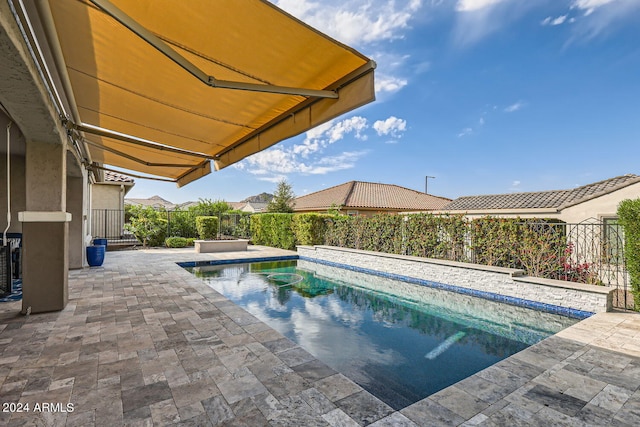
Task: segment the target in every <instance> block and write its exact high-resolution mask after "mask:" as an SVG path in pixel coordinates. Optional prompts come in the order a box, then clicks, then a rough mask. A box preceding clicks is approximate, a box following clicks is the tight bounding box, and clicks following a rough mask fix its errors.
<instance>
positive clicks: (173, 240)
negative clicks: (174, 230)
mask: <svg viewBox="0 0 640 427" xmlns="http://www.w3.org/2000/svg"><path fill="white" fill-rule="evenodd" d="M164 244H165V245H166V246H167V247H168V248H186V247H187V246H188V240H187V238H186V237H167V238H166V239H165V241H164Z"/></svg>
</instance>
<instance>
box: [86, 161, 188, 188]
mask: <svg viewBox="0 0 640 427" xmlns="http://www.w3.org/2000/svg"><path fill="white" fill-rule="evenodd" d="M89 167H90V168H92V169H100V170H103V171H109V172H115V173H120V174H123V175H127V176H131V177H133V178H139V179H150V180H153V181H162V182H172V183H174V184H175V183H176V182H178V180H177V179H171V178H157V177H155V176H143V175H137V174H134V173H131V172H123V171H119V170H116V169H111V168H105V167H104V166H100V165H99V164H98V163H95V162H94V163H92V164H91V166H89Z"/></svg>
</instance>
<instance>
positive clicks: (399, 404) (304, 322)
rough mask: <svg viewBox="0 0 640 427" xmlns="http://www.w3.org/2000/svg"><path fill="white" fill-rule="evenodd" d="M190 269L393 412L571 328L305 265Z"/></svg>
mask: <svg viewBox="0 0 640 427" xmlns="http://www.w3.org/2000/svg"><path fill="white" fill-rule="evenodd" d="M187 269H188V270H190V271H191V272H192V273H194V274H195V275H196V276H198V277H200V278H202V280H203V281H205V282H206V283H207V284H208V285H209V286H211V287H212V288H213V289H215V290H217V291H218V292H220V293H221V294H223V295H225V296H226V297H227V298H229V299H230V300H231V301H233V302H235V303H236V304H238V305H240V306H241V307H243V308H245V309H246V310H247V311H249V312H250V313H251V314H253V315H254V316H256V317H257V318H258V319H260V320H261V321H263V322H265V323H267V324H268V325H270V326H271V327H272V328H274V329H276V330H278V331H279V332H280V333H282V334H283V335H284V336H286V337H287V338H289V339H291V340H293V341H294V342H296V343H298V344H299V345H300V346H301V347H303V348H304V349H306V350H307V351H308V352H310V353H311V354H313V355H314V356H315V357H316V358H318V359H319V360H321V361H323V362H324V363H326V364H327V365H328V366H330V367H332V368H333V369H335V370H336V371H338V372H341V373H342V374H344V375H346V376H347V377H349V378H351V379H352V380H353V381H355V382H356V383H358V384H360V385H361V386H362V387H363V388H364V389H366V390H368V391H369V392H370V393H372V394H373V395H375V396H377V397H378V398H379V399H381V400H382V401H384V402H386V403H387V404H388V405H390V406H391V407H393V408H394V409H401V408H404V407H405V406H407V405H410V404H412V403H414V402H416V401H418V400H421V399H423V398H425V397H427V396H429V395H430V394H433V393H435V392H437V391H439V390H441V389H443V388H445V387H447V386H449V385H451V384H454V383H456V382H458V381H460V380H462V379H464V378H466V377H468V376H470V375H472V374H474V373H476V372H478V371H480V370H482V369H484V368H486V367H488V366H490V365H492V364H494V363H496V362H498V361H500V360H502V359H504V358H506V357H508V356H510V355H512V354H514V353H517V352H518V351H520V350H523V349H524V348H526V347H528V346H530V345H532V344H534V343H536V342H538V341H540V340H542V339H544V338H546V337H548V336H550V335H552V334H555V333H556V332H558V331H560V330H562V329H564V328H566V327H567V326H570V325H572V324H574V323H575V322H577V320H575V319H571V318H567V317H563V316H559V315H555V314H549V313H543V312H539V311H535V310H531V309H528V308H523V307H516V306H511V305H506V304H501V303H498V302H494V301H488V300H484V299H479V298H475V297H472V296H467V295H460V294H456V293H451V292H447V291H443V290H439V289H430V288H425V287H421V286H418V285H412V284H408V283H404V282H400V281H394V280H390V279H386V278H380V277H375V276H370V275H367V274H363V273H357V272H352V271H348V270H344V269H340V268H336V267H330V266H325V265H320V264H316V263H313V262H309V261H303V260H299V261H278V262H262V263H253V264H234V265H222V266H203V267H189V268H187Z"/></svg>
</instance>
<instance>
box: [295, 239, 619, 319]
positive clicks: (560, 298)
mask: <svg viewBox="0 0 640 427" xmlns="http://www.w3.org/2000/svg"><path fill="white" fill-rule="evenodd" d="M297 250H298V255H299V256H300V258H301V259H304V260H308V261H313V262H319V263H324V264H327V265H333V266H336V267H341V268H345V269H348V270H353V271H360V272H365V273H369V274H375V275H378V276H382V277H388V278H393V279H398V280H405V281H409V282H411V283H415V284H419V285H422V286H428V287H433V288H442V289H446V290H449V291H453V292H458V293H464V294H468V295H474V296H477V297H481V298H486V299H491V300H494V301H501V302H505V303H508V304H514V305H521V306H525V307H530V308H535V309H538V310H543V311H547V312H551V313H557V314H562V315H566V316H570V317H575V318H586V317H588V316H590V315H591V314H593V313H599V312H605V311H610V310H611V301H612V294H613V292H614V289H613V288H609V287H604V286H594V285H586V284H580V283H572V282H563V281H560V280H549V279H540V278H535V277H528V276H524V275H523V271H522V270H515V269H509V268H501V267H490V266H484V265H479V264H469V263H461V262H453V261H444V260H436V259H428V258H419V257H413V256H406V255H394V254H385V253H380V252H370V251H362V250H357V249H347V248H338V247H333V246H298V248H297Z"/></svg>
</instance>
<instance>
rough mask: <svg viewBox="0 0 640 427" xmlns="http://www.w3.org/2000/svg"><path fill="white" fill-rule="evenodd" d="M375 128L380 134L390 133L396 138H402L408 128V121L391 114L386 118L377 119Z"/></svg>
mask: <svg viewBox="0 0 640 427" xmlns="http://www.w3.org/2000/svg"><path fill="white" fill-rule="evenodd" d="M373 128H374V129H375V131H376V132H377V133H378V135H379V136H382V135H390V136H392V137H394V138H400V137H401V136H402V133H403V132H404V131H406V130H407V121H406V120H404V119H399V118H397V117H395V116H391V117H389V118H387V119H386V120H378V121H376V122H375V123H374V124H373Z"/></svg>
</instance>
